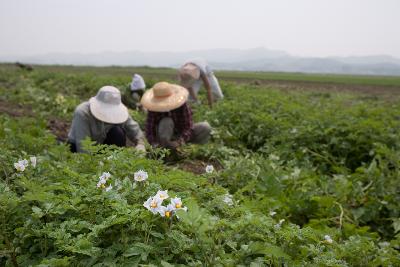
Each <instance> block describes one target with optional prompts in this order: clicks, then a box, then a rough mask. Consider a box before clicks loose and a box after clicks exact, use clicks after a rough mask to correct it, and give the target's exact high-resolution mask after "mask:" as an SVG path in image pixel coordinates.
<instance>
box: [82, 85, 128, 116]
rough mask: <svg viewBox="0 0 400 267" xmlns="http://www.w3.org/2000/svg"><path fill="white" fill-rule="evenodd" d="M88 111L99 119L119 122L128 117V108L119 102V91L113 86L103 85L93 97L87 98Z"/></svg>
mask: <svg viewBox="0 0 400 267" xmlns="http://www.w3.org/2000/svg"><path fill="white" fill-rule="evenodd" d="M89 106H90V112H91V113H92V114H93V116H94V117H95V118H96V119H98V120H101V121H104V122H107V123H112V124H119V123H123V122H125V121H126V120H127V119H128V117H129V113H128V109H127V108H126V107H125V106H124V104H122V103H121V93H120V91H119V90H118V89H117V88H115V87H113V86H103V87H101V88H100V90H99V91H98V92H97V95H96V96H95V97H92V98H90V99H89Z"/></svg>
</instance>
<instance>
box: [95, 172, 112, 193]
mask: <svg viewBox="0 0 400 267" xmlns="http://www.w3.org/2000/svg"><path fill="white" fill-rule="evenodd" d="M110 177H111V174H110V173H109V172H103V174H102V175H101V176H100V177H99V182H98V183H97V188H101V189H105V190H106V192H108V191H110V190H111V189H112V185H111V183H110V184H109V186H107V181H108V179H110Z"/></svg>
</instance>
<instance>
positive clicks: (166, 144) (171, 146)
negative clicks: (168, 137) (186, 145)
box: [162, 141, 179, 150]
mask: <svg viewBox="0 0 400 267" xmlns="http://www.w3.org/2000/svg"><path fill="white" fill-rule="evenodd" d="M162 145H163V146H164V147H166V148H169V149H172V150H176V149H177V148H178V146H179V143H178V142H177V141H166V142H164V143H163V144H162Z"/></svg>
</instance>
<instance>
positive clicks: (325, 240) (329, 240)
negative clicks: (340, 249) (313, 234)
mask: <svg viewBox="0 0 400 267" xmlns="http://www.w3.org/2000/svg"><path fill="white" fill-rule="evenodd" d="M324 242H325V243H328V244H332V243H333V240H332V238H331V237H330V236H329V235H325V236H324Z"/></svg>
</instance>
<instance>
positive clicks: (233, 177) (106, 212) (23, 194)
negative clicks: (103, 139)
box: [0, 66, 400, 266]
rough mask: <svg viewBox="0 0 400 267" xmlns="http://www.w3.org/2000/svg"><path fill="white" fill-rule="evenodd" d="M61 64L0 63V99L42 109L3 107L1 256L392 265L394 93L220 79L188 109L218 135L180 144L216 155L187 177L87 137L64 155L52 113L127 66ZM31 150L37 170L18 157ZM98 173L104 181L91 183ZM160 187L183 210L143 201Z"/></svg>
mask: <svg viewBox="0 0 400 267" xmlns="http://www.w3.org/2000/svg"><path fill="white" fill-rule="evenodd" d="M58 68H61V67H52V68H50V67H38V68H37V69H36V68H35V70H34V71H33V72H29V73H28V72H23V71H19V70H15V69H13V68H12V67H6V66H2V67H1V68H0V71H1V72H0V74H1V75H0V92H1V93H2V94H1V98H0V100H1V101H4V102H9V103H17V102H18V103H22V104H24V105H26V106H29V107H30V108H31V111H32V113H34V114H35V115H36V116H35V117H33V116H31V117H29V116H25V117H20V118H18V119H16V118H14V117H11V116H8V115H4V114H3V115H1V116H0V147H1V152H2V153H1V154H0V163H1V164H0V166H1V172H0V229H1V235H0V266H138V265H146V266H153V265H154V266H170V265H174V266H175V265H176V266H199V265H207V266H399V265H400V257H399V249H400V219H399V218H400V214H399V212H400V204H399V203H400V194H399V192H400V183H399V179H400V178H399V177H400V175H399V174H400V169H399V167H400V166H399V163H400V152H399V145H400V137H399V134H398V133H399V128H400V122H399V117H398V114H400V106H399V104H398V102H396V101H393V102H387V101H383V100H380V99H368V98H365V97H364V96H360V95H351V94H334V93H324V94H321V93H315V92H286V93H284V92H282V91H278V90H274V89H273V88H259V87H252V86H249V85H242V86H238V85H233V84H230V83H225V82H222V84H223V88H224V93H225V95H226V99H225V100H224V101H223V102H220V103H218V104H216V105H215V107H214V108H213V109H212V110H210V109H208V108H207V107H205V105H202V106H194V110H195V116H196V120H197V121H199V120H204V119H207V120H208V121H209V122H210V123H211V124H212V125H213V126H214V130H213V138H212V141H211V142H210V143H209V144H207V145H204V146H197V145H189V146H185V147H183V151H182V153H183V154H184V155H185V157H187V158H189V159H193V160H195V159H197V160H204V161H205V162H215V163H218V165H216V166H214V167H215V168H214V171H212V172H211V171H209V173H204V174H201V175H195V174H192V173H188V172H185V171H182V170H179V169H177V168H176V167H174V166H166V165H165V164H163V160H164V159H165V157H167V156H168V152H167V151H165V150H160V149H154V150H153V149H150V148H149V149H150V151H149V153H148V156H147V158H143V157H142V156H141V155H140V154H138V153H136V152H135V150H133V149H132V148H122V149H121V148H116V147H108V146H102V145H97V146H96V145H94V144H92V143H91V142H90V141H89V140H87V141H86V142H85V146H86V151H88V153H86V154H71V153H70V152H69V150H68V147H67V146H66V145H65V144H62V143H61V144H60V143H58V142H57V141H56V138H55V136H54V135H53V134H52V133H51V132H50V131H49V130H48V129H47V120H48V119H49V118H54V117H57V118H63V119H70V118H71V117H72V112H73V110H74V108H75V105H76V104H78V103H79V102H80V101H82V100H85V99H88V97H90V96H91V95H93V94H94V93H95V92H96V91H97V89H98V88H99V87H101V86H103V85H104V84H112V85H115V86H119V87H121V88H122V87H123V86H125V85H126V84H127V83H128V82H129V79H130V75H131V73H130V72H129V73H128V72H127V70H126V69H120V68H108V69H97V68H93V69H89V68H77V69H73V68H71V69H70V70H71V71H70V72H68V73H63V72H62V69H58ZM106 70H109V72H106ZM145 70H146V71H147V75H149V77H150V75H151V70H148V69H145ZM104 72H105V73H104ZM166 73H167V72H166ZM164 74H165V73H164ZM157 75H158V74H156V76H157ZM160 75H161V74H160ZM165 75H166V74H165ZM163 77H164V76H163ZM145 78H146V77H145ZM155 79H156V78H155ZM3 92H7V94H3ZM201 98H202V99H203V100H204V99H205V98H204V95H202V96H201ZM131 114H132V116H133V117H134V118H135V119H136V120H137V121H139V123H140V124H141V125H142V126H143V123H144V115H143V114H142V113H140V112H137V111H131ZM28 115H29V114H28ZM32 156H36V157H37V165H36V166H35V167H34V166H32V165H31V164H30V165H28V166H27V167H26V168H25V170H24V171H18V170H16V169H15V168H14V163H15V162H18V161H19V160H22V159H25V158H27V159H29V158H30V157H32ZM138 170H145V171H146V172H147V173H148V179H147V180H146V181H145V182H135V181H134V174H135V172H137V171H138ZM104 172H109V173H110V174H111V177H110V178H109V180H108V181H107V183H110V184H112V187H113V188H112V189H111V190H109V191H106V190H103V189H101V188H98V187H97V186H96V185H97V183H98V181H99V176H100V175H101V174H102V173H104ZM158 190H168V194H169V195H170V196H171V197H175V196H176V197H179V198H181V199H182V202H183V204H184V206H186V207H187V208H188V211H187V212H184V211H177V214H176V215H177V216H173V217H170V218H166V217H161V216H158V215H154V214H152V213H151V212H149V211H148V210H147V209H146V208H145V207H143V203H144V202H145V201H146V200H147V199H148V198H149V196H153V195H154V194H156V193H157V191H158ZM227 197H228V199H229V201H227ZM327 235H328V236H329V238H326V236H327Z"/></svg>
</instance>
